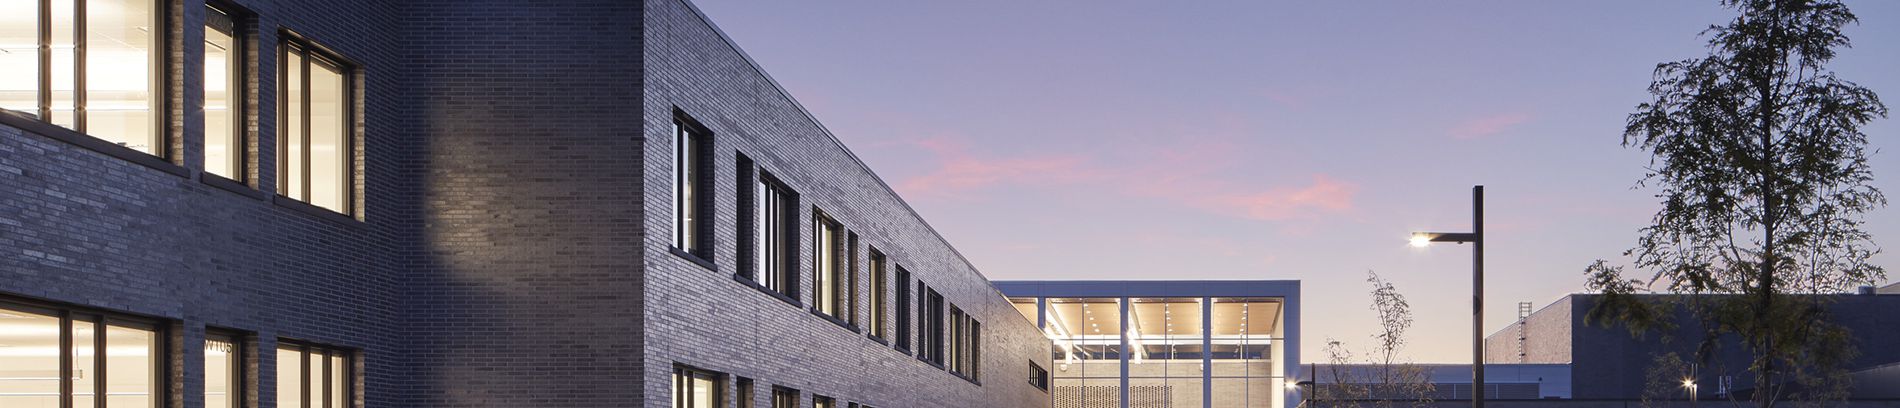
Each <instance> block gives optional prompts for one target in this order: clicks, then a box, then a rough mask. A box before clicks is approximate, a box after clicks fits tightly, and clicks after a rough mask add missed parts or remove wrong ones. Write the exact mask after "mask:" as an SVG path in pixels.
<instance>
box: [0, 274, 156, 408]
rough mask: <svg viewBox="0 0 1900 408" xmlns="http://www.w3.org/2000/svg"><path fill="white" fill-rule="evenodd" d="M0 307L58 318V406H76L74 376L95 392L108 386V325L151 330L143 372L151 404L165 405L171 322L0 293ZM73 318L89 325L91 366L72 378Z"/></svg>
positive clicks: (101, 405) (100, 406) (100, 402)
mask: <svg viewBox="0 0 1900 408" xmlns="http://www.w3.org/2000/svg"><path fill="white" fill-rule="evenodd" d="M0 310H11V311H14V312H18V313H27V314H33V315H39V316H41V317H52V318H56V319H58V320H59V331H60V333H59V343H60V344H59V345H58V346H57V347H58V348H59V374H58V375H59V377H58V378H57V380H58V381H59V383H60V384H59V394H60V395H59V396H58V398H59V406H64V407H74V408H80V407H75V406H74V405H73V396H74V395H75V394H76V391H75V388H74V387H73V384H72V383H73V381H74V380H75V379H80V380H89V381H92V382H93V384H92V389H93V390H94V392H95V393H98V392H102V391H104V390H108V389H109V388H107V387H108V383H107V381H108V380H110V379H111V378H112V377H111V375H112V372H111V370H108V367H109V366H110V364H108V363H109V359H108V358H109V357H111V349H109V348H107V347H106V345H107V338H106V337H107V335H108V332H109V331H110V330H108V327H110V326H118V327H126V328H133V329H139V330H145V331H147V332H150V333H151V335H152V341H153V344H152V349H153V350H152V353H153V354H152V355H151V361H152V367H151V369H152V372H150V373H147V375H149V376H151V377H150V378H151V379H152V380H151V384H152V390H151V391H152V394H151V400H152V403H153V405H155V406H160V407H163V406H165V405H166V404H167V401H171V395H172V394H171V392H172V387H171V384H172V381H174V380H176V379H177V378H176V377H175V376H173V375H172V371H173V370H172V363H173V362H172V358H173V357H172V356H173V354H172V344H173V343H172V326H173V322H171V321H168V320H165V319H159V318H152V317H144V316H137V315H132V314H127V313H120V312H114V311H108V310H101V309H95V308H89V307H83V306H74V305H67V304H60V303H52V302H42V301H37V300H29V299H22V298H15V297H11V296H5V295H0ZM76 321H83V322H88V323H92V324H93V326H92V327H93V338H92V339H90V342H91V344H90V346H91V347H93V350H94V353H93V356H92V357H93V358H92V364H93V366H92V367H90V368H88V369H90V370H91V372H90V373H89V374H86V375H84V376H83V378H76V377H80V376H76V375H75V373H73V363H74V354H75V353H74V351H75V348H74V347H73V346H74V345H75V344H77V343H76V342H78V341H81V339H78V338H75V336H74V333H73V323H74V322H76ZM93 403H94V404H95V407H96V408H105V407H106V399H105V398H94V399H93Z"/></svg>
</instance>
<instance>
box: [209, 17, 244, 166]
mask: <svg viewBox="0 0 1900 408" xmlns="http://www.w3.org/2000/svg"><path fill="white" fill-rule="evenodd" d="M233 24H234V22H233V21H231V16H228V15H225V14H224V13H223V12H219V11H218V9H215V8H206V10H205V61H204V63H205V65H204V69H205V70H204V77H205V79H204V87H205V89H204V91H205V92H204V95H205V99H204V120H205V123H204V130H205V171H207V172H211V174H216V175H219V176H224V178H228V179H232V180H243V179H242V178H240V177H241V176H240V175H238V171H239V169H238V162H237V158H238V157H241V156H242V155H243V154H244V151H243V149H244V147H243V144H242V143H241V142H240V141H239V140H238V135H239V132H238V130H237V125H238V124H239V123H241V121H240V120H238V117H237V114H238V110H237V102H236V101H237V99H235V98H236V97H237V96H238V93H237V92H236V90H237V89H240V87H238V86H236V85H237V83H236V80H237V73H238V72H239V68H238V65H237V63H238V61H239V60H238V56H237V54H236V52H237V41H236V39H235V38H233V32H234V31H232V30H233V29H234V28H235V27H234V26H233Z"/></svg>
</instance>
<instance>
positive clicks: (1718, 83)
mask: <svg viewBox="0 0 1900 408" xmlns="http://www.w3.org/2000/svg"><path fill="white" fill-rule="evenodd" d="M1722 3H1723V5H1724V6H1726V7H1728V8H1730V9H1733V10H1735V11H1736V12H1738V13H1739V16H1737V17H1736V18H1735V19H1734V20H1731V21H1729V22H1728V24H1726V25H1719V26H1713V27H1711V28H1709V29H1708V30H1707V31H1705V34H1706V35H1708V37H1709V50H1710V53H1709V55H1708V56H1706V57H1703V58H1699V59H1689V60H1683V61H1677V62H1668V63H1663V64H1659V65H1658V66H1657V67H1656V71H1655V79H1654V82H1652V83H1651V84H1650V86H1649V92H1650V94H1651V95H1652V96H1653V100H1651V101H1650V102H1648V103H1644V104H1641V105H1639V106H1637V109H1636V113H1634V114H1631V115H1630V116H1629V122H1628V126H1627V128H1626V129H1625V132H1624V136H1623V144H1624V145H1625V146H1627V147H1634V148H1640V149H1643V150H1645V151H1647V152H1649V153H1650V154H1651V155H1652V157H1651V162H1650V166H1649V172H1648V175H1647V176H1646V177H1645V178H1644V179H1643V183H1642V185H1644V186H1652V185H1653V186H1655V187H1657V188H1659V189H1660V190H1661V191H1660V193H1659V194H1658V196H1657V197H1658V198H1660V199H1661V201H1662V202H1661V204H1662V209H1661V210H1660V211H1658V212H1657V213H1656V215H1655V217H1654V218H1653V220H1652V222H1653V223H1652V225H1651V226H1649V227H1646V228H1643V229H1642V231H1641V238H1640V239H1638V241H1637V245H1636V247H1635V248H1633V249H1630V250H1629V251H1628V252H1626V253H1625V255H1627V256H1632V257H1633V258H1634V259H1633V264H1634V266H1635V267H1637V268H1641V269H1644V270H1649V271H1653V275H1651V276H1650V277H1649V279H1647V280H1646V281H1644V280H1636V279H1627V278H1624V277H1623V276H1622V275H1621V273H1622V268H1620V267H1611V266H1607V265H1606V264H1605V263H1603V262H1601V261H1599V262H1598V263H1596V264H1593V265H1591V267H1590V268H1588V269H1587V273H1588V274H1589V275H1590V276H1591V278H1590V287H1591V288H1592V289H1595V290H1598V291H1601V292H1603V293H1604V295H1605V296H1604V302H1602V303H1601V304H1599V305H1598V307H1597V308H1596V309H1593V310H1591V311H1590V312H1589V314H1588V318H1589V319H1590V320H1591V321H1595V322H1607V323H1611V324H1626V325H1628V327H1629V328H1630V329H1631V330H1632V332H1635V333H1643V332H1646V331H1651V330H1656V329H1670V328H1674V327H1677V326H1676V325H1675V324H1673V323H1671V322H1669V321H1667V320H1668V316H1670V315H1671V313H1669V312H1666V311H1667V310H1683V311H1686V312H1687V315H1688V316H1692V317H1693V318H1694V319H1696V320H1697V321H1696V322H1694V323H1696V324H1695V325H1694V326H1683V327H1695V328H1696V329H1697V330H1699V331H1700V334H1701V338H1700V339H1699V341H1700V342H1699V343H1698V344H1697V346H1696V347H1695V353H1694V358H1695V359H1696V360H1697V361H1706V360H1708V359H1709V357H1710V354H1711V353H1712V352H1713V350H1715V349H1716V348H1718V347H1720V345H1721V343H1719V342H1718V341H1717V340H1718V339H1719V338H1722V337H1724V336H1733V338H1734V339H1735V340H1736V344H1738V346H1739V347H1740V348H1742V349H1743V350H1744V351H1746V352H1747V354H1748V355H1749V356H1750V357H1751V361H1750V362H1749V364H1748V366H1747V368H1746V371H1747V372H1748V373H1749V374H1752V377H1753V378H1754V386H1755V391H1754V392H1753V393H1752V394H1750V396H1749V397H1750V398H1751V399H1752V400H1753V402H1754V403H1755V404H1756V405H1758V406H1760V407H1763V408H1767V407H1772V406H1773V405H1774V404H1775V403H1776V402H1777V401H1781V400H1788V399H1791V400H1802V401H1823V400H1834V399H1841V398H1845V391H1846V387H1847V380H1846V377H1845V375H1844V372H1845V367H1844V366H1845V364H1846V363H1847V361H1848V360H1849V359H1851V358H1852V356H1853V350H1852V347H1851V345H1850V344H1849V342H1848V341H1847V340H1846V339H1847V338H1848V337H1847V334H1846V332H1845V329H1843V328H1841V327H1839V326H1837V325H1834V324H1831V323H1829V320H1828V318H1827V312H1826V297H1825V296H1812V295H1814V294H1826V293H1840V292H1846V291H1849V290H1852V289H1853V288H1854V287H1855V286H1858V285H1864V284H1871V283H1874V282H1876V281H1878V280H1880V279H1882V278H1884V276H1885V271H1884V270H1883V269H1882V268H1881V267H1880V266H1877V265H1873V264H1870V263H1868V262H1867V261H1868V258H1869V257H1871V256H1872V255H1873V254H1875V253H1877V252H1878V251H1879V248H1878V247H1877V246H1875V245H1874V244H1873V242H1872V237H1871V236H1870V235H1869V234H1868V233H1867V232H1865V231H1863V230H1862V228H1861V226H1862V217H1863V216H1864V215H1865V214H1866V213H1868V212H1870V211H1872V210H1874V209H1877V208H1879V207H1882V206H1885V205H1886V198H1885V197H1884V196H1883V195H1882V194H1881V193H1880V191H1879V190H1877V189H1875V188H1874V187H1873V186H1872V185H1871V180H1872V178H1873V175H1872V173H1871V170H1870V169H1869V167H1868V165H1867V153H1866V145H1867V135H1866V134H1865V133H1863V132H1862V127H1863V126H1865V125H1866V124H1867V123H1869V122H1871V121H1873V120H1874V119H1877V118H1884V117H1886V115H1887V108H1886V106H1885V105H1883V104H1881V102H1880V99H1879V97H1878V96H1876V95H1875V94H1874V92H1873V91H1871V90H1868V89H1866V88H1863V87H1861V86H1859V85H1857V84H1855V83H1853V82H1849V81H1847V80H1844V79H1841V78H1839V77H1837V76H1836V75H1835V74H1834V72H1833V71H1830V70H1828V69H1827V64H1828V62H1830V61H1831V60H1832V59H1833V58H1834V56H1835V50H1836V49H1837V48H1846V47H1848V46H1849V42H1848V38H1847V36H1846V35H1845V34H1843V32H1842V28H1843V27H1845V26H1846V25H1848V24H1851V23H1855V22H1857V21H1858V20H1857V19H1856V17H1855V16H1854V14H1853V13H1852V12H1850V11H1849V10H1848V9H1847V7H1846V6H1845V5H1842V4H1841V3H1840V2H1839V1H1838V0H1724V1H1723V2H1722ZM1657 284H1666V289H1667V291H1668V292H1670V293H1674V294H1687V295H1716V296H1674V297H1653V296H1652V297H1639V296H1634V294H1635V293H1637V292H1641V291H1643V290H1645V289H1646V288H1649V287H1653V286H1654V285H1657ZM1677 307H1679V308H1680V309H1671V308H1677Z"/></svg>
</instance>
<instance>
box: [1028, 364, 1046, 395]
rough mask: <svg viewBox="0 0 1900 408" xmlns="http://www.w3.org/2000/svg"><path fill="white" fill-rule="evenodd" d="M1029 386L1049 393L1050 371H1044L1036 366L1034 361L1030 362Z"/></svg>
mask: <svg viewBox="0 0 1900 408" xmlns="http://www.w3.org/2000/svg"><path fill="white" fill-rule="evenodd" d="M1029 385H1034V386H1036V389H1039V390H1043V391H1048V390H1049V370H1047V369H1043V368H1042V366H1040V365H1036V362H1034V361H1031V362H1029Z"/></svg>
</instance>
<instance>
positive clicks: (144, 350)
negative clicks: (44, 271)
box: [0, 302, 167, 408]
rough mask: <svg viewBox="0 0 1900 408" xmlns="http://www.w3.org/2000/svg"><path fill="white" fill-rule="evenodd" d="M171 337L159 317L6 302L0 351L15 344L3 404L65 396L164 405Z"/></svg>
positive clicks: (3, 375)
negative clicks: (166, 345) (147, 318)
mask: <svg viewBox="0 0 1900 408" xmlns="http://www.w3.org/2000/svg"><path fill="white" fill-rule="evenodd" d="M163 338H165V337H164V336H162V335H161V334H160V333H159V330H158V325H157V324H155V323H154V322H148V321H142V320H138V319H131V318H126V317H120V316H108V315H102V314H95V313H87V312H81V311H76V310H61V309H59V308H53V307H44V308H42V307H33V306H26V305H14V304H12V303H6V302H0V343H4V344H6V347H0V350H7V352H5V353H0V407H58V406H62V405H61V403H60V401H61V400H63V399H70V400H71V401H72V406H75V407H80V406H94V405H97V404H104V405H103V406H111V407H113V408H136V407H144V408H156V407H159V406H161V405H163V402H162V401H161V399H160V398H157V397H156V396H157V395H158V393H159V387H160V386H161V384H166V383H167V382H166V381H165V372H164V371H163V370H161V368H160V363H159V362H161V361H166V358H165V348H164V347H161V346H160V343H159V342H160V341H161V339H163ZM62 356H67V357H66V358H69V359H70V361H69V362H66V363H62V361H61V360H62ZM99 395H104V396H105V400H104V401H98V400H95V398H98V397H97V396H99Z"/></svg>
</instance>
